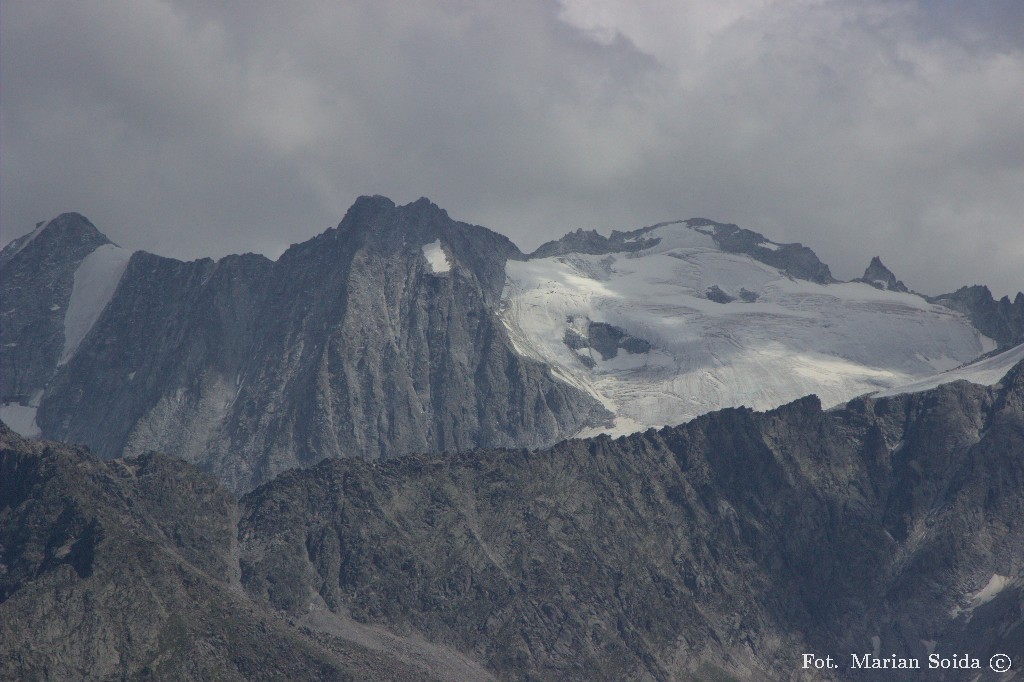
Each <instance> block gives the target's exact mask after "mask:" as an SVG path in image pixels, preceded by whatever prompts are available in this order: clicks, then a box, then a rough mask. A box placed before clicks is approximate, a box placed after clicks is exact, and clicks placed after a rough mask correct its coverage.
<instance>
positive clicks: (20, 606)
mask: <svg viewBox="0 0 1024 682" xmlns="http://www.w3.org/2000/svg"><path fill="white" fill-rule="evenodd" d="M237 518H238V508H237V505H236V502H235V499H234V498H233V497H232V496H231V495H230V494H229V493H228V492H227V491H226V490H225V489H224V488H223V487H221V486H220V485H219V484H218V483H217V482H216V481H215V480H214V479H212V478H211V477H209V476H208V475H206V474H203V473H201V472H199V471H198V470H197V469H196V468H195V467H193V466H191V465H189V464H186V463H185V462H183V461H181V460H179V459H175V458H171V457H166V456H163V455H155V454H147V455H143V456H139V457H129V458H125V459H119V460H116V461H113V462H107V463H104V462H101V461H100V460H99V459H97V458H96V457H95V456H94V455H92V454H90V453H88V452H87V451H85V450H83V449H80V448H74V447H68V446H64V445H60V444H57V443H52V442H38V441H26V440H24V439H21V438H20V437H18V436H17V435H15V434H13V433H12V432H11V431H9V430H8V429H7V428H6V427H4V426H3V425H2V424H0V678H3V679H5V680H70V679H75V680H100V679H104V680H106V679H131V680H140V679H144V680H186V679H192V680H207V679H217V680H251V679H380V680H385V679H392V680H398V679H403V680H404V679H409V680H437V679H485V678H486V677H487V675H486V673H484V672H483V671H482V670H481V669H479V667H477V666H475V665H473V664H472V663H470V662H467V661H465V660H463V659H462V658H460V657H459V656H458V655H457V654H455V653H452V652H446V651H445V650H443V649H441V648H438V647H430V646H429V645H424V644H422V643H420V642H415V641H405V640H403V639H401V638H399V637H396V636H391V637H387V636H382V635H380V634H378V633H375V632H372V631H370V630H367V629H360V628H359V626H358V625H353V626H352V628H350V629H349V633H348V636H347V637H341V636H337V635H331V634H326V633H314V632H310V631H305V630H303V629H301V628H298V627H295V626H294V624H293V623H289V622H288V621H287V620H285V619H283V618H282V617H280V616H279V615H278V614H275V613H273V612H270V611H267V610H265V609H262V608H261V607H260V606H259V605H257V604H254V603H253V602H252V601H251V600H250V599H249V598H248V597H247V596H246V595H245V593H244V591H243V590H242V588H241V584H240V582H239V580H240V572H239V561H238V556H239V554H238V544H237V540H236V522H237Z"/></svg>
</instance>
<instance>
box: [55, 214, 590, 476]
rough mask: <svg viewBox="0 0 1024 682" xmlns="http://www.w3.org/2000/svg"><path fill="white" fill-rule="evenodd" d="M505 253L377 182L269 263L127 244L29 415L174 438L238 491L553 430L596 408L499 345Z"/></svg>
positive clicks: (501, 243) (153, 438)
mask: <svg viewBox="0 0 1024 682" xmlns="http://www.w3.org/2000/svg"><path fill="white" fill-rule="evenodd" d="M435 242H437V243H438V244H439V245H440V247H441V248H442V249H443V252H444V254H445V258H447V259H448V261H449V262H450V263H451V266H450V269H449V270H446V271H442V272H435V271H434V269H433V267H432V266H431V265H430V263H428V261H427V260H426V258H425V255H424V250H423V247H424V246H425V245H428V244H433V243H435ZM510 257H521V254H520V253H519V251H518V249H516V247H515V246H514V245H513V244H512V243H511V242H510V241H508V240H507V239H506V238H504V237H502V236H500V235H497V234H495V233H493V232H490V231H489V230H486V229H484V228H481V227H475V226H471V225H466V224H464V223H457V222H455V221H452V220H451V219H450V218H449V217H448V215H447V213H445V212H444V211H443V210H441V209H439V208H438V207H437V206H435V205H433V204H431V203H430V202H429V201H427V200H426V199H421V200H420V201H418V202H415V203H413V204H409V205H408V206H403V207H396V206H395V205H394V204H393V203H392V202H391V201H389V200H388V199H385V198H383V197H363V198H361V199H360V200H358V201H357V202H356V203H355V204H354V205H353V206H352V208H351V209H350V210H349V212H348V214H347V215H346V217H345V219H344V220H343V221H342V223H341V224H340V225H339V226H338V227H337V228H333V229H330V230H327V231H326V232H325V233H323V234H321V235H320V236H318V237H316V238H314V239H312V240H310V241H308V242H305V243H303V244H298V245H295V246H293V247H291V248H290V249H289V250H288V251H286V252H285V254H284V255H282V256H281V258H280V259H279V260H278V261H276V262H271V261H269V260H267V259H265V258H263V257H261V256H254V255H251V254H250V255H244V256H229V257H227V258H224V259H221V260H220V261H217V262H213V261H211V260H209V259H205V260H200V261H194V262H191V263H183V262H180V261H176V260H173V259H168V258H161V257H158V256H154V255H152V254H146V253H136V254H135V255H134V256H133V257H132V259H131V261H130V262H129V264H128V267H127V269H126V271H125V274H124V276H123V277H122V279H121V282H120V284H119V286H118V289H117V293H116V295H114V297H113V298H112V299H111V301H110V303H109V304H108V305H107V306H106V309H105V310H104V311H103V314H102V316H100V318H99V319H98V320H97V322H96V324H95V326H94V328H93V329H92V331H91V333H90V335H89V336H88V337H87V338H86V339H85V340H84V341H83V342H82V345H81V346H80V347H79V348H78V350H77V352H76V353H75V354H74V356H73V357H72V358H71V359H70V360H69V361H68V363H67V364H66V365H65V366H63V367H61V368H60V370H59V371H58V372H57V373H56V375H55V376H54V377H53V379H52V381H51V382H50V384H49V386H48V388H47V391H46V393H45V394H44V396H43V399H42V404H41V405H40V409H39V414H38V418H37V420H38V423H39V426H40V427H41V429H42V431H43V435H44V436H45V437H50V438H57V439H60V440H66V441H71V442H82V443H85V444H87V445H89V446H90V447H92V448H94V449H95V450H96V451H97V452H99V453H100V454H101V455H103V456H105V457H116V456H120V455H122V454H133V453H141V452H144V451H147V450H151V449H156V450H162V451H168V452H175V453H178V454H180V455H182V456H184V457H186V458H188V459H189V460H191V461H195V462H197V463H199V464H200V465H201V466H203V467H204V468H206V469H208V470H210V471H213V472H214V473H215V474H216V475H217V476H218V477H219V478H220V479H221V480H223V481H225V482H227V484H228V485H229V486H230V487H231V488H232V489H234V490H241V491H244V490H248V489H251V488H252V487H254V486H255V485H258V484H259V483H261V482H263V481H266V480H268V479H269V478H271V477H273V476H274V475H275V474H277V473H278V472H280V471H283V470H284V469H287V468H290V467H294V466H306V465H309V464H312V463H314V462H317V461H319V460H320V459H322V458H324V457H366V458H371V459H375V458H385V457H394V456H398V455H402V454H407V453H412V452H420V451H446V450H461V449H468V448H474V447H485V446H495V447H497V446H524V447H541V446H545V445H550V444H552V443H554V442H556V441H558V440H561V439H563V438H566V437H568V436H570V435H572V434H574V433H576V432H577V431H579V430H580V429H581V428H582V427H584V426H586V425H593V424H597V423H600V422H601V421H603V420H604V419H605V418H606V415H607V413H606V412H605V410H604V408H603V407H601V405H600V404H599V403H598V402H597V401H596V400H595V399H593V398H592V397H590V396H589V395H587V394H584V393H583V392H581V391H579V390H578V389H575V388H573V387H571V386H569V385H567V384H564V383H562V382H560V381H558V380H556V379H555V378H554V377H552V376H551V374H550V372H549V371H548V369H547V368H546V367H545V366H544V365H542V364H541V363H539V362H536V361H534V360H530V359H527V358H524V357H521V356H520V355H518V354H517V353H515V351H514V350H513V348H512V345H511V343H510V341H509V339H508V336H507V332H506V331H505V328H504V326H503V325H502V324H501V322H500V321H499V320H498V318H497V315H496V314H495V309H496V307H497V305H498V302H499V299H500V296H501V289H502V286H503V284H504V263H505V260H506V259H507V258H510Z"/></svg>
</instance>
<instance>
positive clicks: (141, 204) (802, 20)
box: [0, 0, 1024, 295]
mask: <svg viewBox="0 0 1024 682" xmlns="http://www.w3.org/2000/svg"><path fill="white" fill-rule="evenodd" d="M300 7H301V8H302V9H301V10H300V9H299V8H300ZM0 28H2V36H0V70H2V71H0V87H2V90H0V107H2V110H0V241H2V242H4V243H6V242H7V241H9V240H10V239H12V238H14V237H16V236H18V235H20V234H22V233H24V232H27V231H29V230H30V229H31V228H32V227H33V226H34V224H35V223H36V222H37V221H40V220H46V219H49V218H52V217H54V216H55V215H57V214H58V213H60V212H63V211H78V212H80V213H83V214H85V215H86V216H87V217H89V218H90V219H91V220H92V221H93V222H94V223H95V224H96V225H97V227H99V228H100V229H101V230H102V231H103V232H105V233H106V234H107V235H108V236H109V237H110V238H111V239H113V240H114V241H116V242H118V243H120V244H121V245H122V246H125V247H129V248H133V249H146V250H149V251H153V252H156V253H160V254H164V255H169V256H175V257H179V258H198V257H201V256H207V255H209V256H215V257H216V256H222V255H225V254H227V253H232V252H243V251H257V252H262V253H265V254H267V255H270V256H272V257H276V256H277V255H279V254H280V253H281V251H283V249H284V248H286V247H287V246H288V244H290V243H293V242H298V241H303V240H306V239H308V238H310V237H312V236H313V235H315V234H317V233H319V232H321V231H323V230H324V229H325V228H326V227H328V226H331V225H335V224H337V223H338V222H339V221H340V219H341V217H342V216H343V215H344V213H345V210H346V209H347V208H348V206H349V205H350V204H351V203H352V202H353V200H354V199H355V198H356V197H357V196H359V195H360V194H384V195H387V196H389V197H391V198H392V199H394V200H395V201H396V202H398V203H407V202H410V201H414V200H415V199H417V198H418V197H420V196H427V197H429V198H430V199H431V200H433V201H434V202H435V203H437V204H438V205H440V206H441V207H442V208H445V209H446V210H447V211H448V213H449V214H450V215H451V216H452V217H453V218H455V219H458V220H463V221H466V222H473V223H478V224H481V225H485V226H487V227H490V228H492V229H494V230H497V231H499V232H502V233H504V234H507V235H509V236H510V237H511V238H512V239H513V240H514V241H516V242H517V243H518V244H519V246H520V247H521V248H522V249H524V250H532V249H533V248H535V247H536V246H537V245H539V244H540V243H541V242H543V241H546V240H547V239H552V238H556V237H557V236H560V235H561V234H563V233H564V232H566V231H569V230H573V229H576V228H578V227H582V228H586V229H591V228H595V229H597V230H599V231H601V232H605V233H607V232H608V231H610V230H611V229H626V228H633V227H639V226H642V225H646V224H651V223H654V222H658V221H662V220H669V219H676V218H689V217H698V216H699V217H707V218H712V219H714V220H719V221H722V222H732V223H737V224H739V225H740V226H742V227H747V228H750V229H754V230H757V231H759V232H762V233H764V234H765V235H767V236H769V237H770V238H772V239H774V240H775V241H783V242H789V241H800V242H803V243H804V244H807V245H809V246H811V247H812V248H813V249H814V250H815V251H816V252H817V253H818V255H819V256H820V257H821V258H822V260H824V261H825V262H827V263H829V264H830V265H831V266H832V269H833V273H834V274H836V275H837V276H840V277H843V278H849V277H854V276H859V275H860V274H861V273H862V272H863V269H864V267H866V265H867V263H868V260H869V259H870V257H871V256H872V255H876V254H877V255H881V256H882V259H883V261H885V263H886V264H887V265H889V267H890V268H891V269H893V270H894V271H895V272H896V274H897V276H899V277H900V278H901V279H903V280H904V281H905V282H906V283H907V284H908V285H909V286H910V287H911V288H914V289H917V290H920V291H924V292H928V293H940V292H943V291H949V290H952V289H954V288H956V287H957V286H959V285H961V284H967V283H981V284H988V285H989V286H990V287H991V288H992V289H993V292H994V293H996V294H997V295H1002V294H1006V293H1011V292H1016V291H1017V290H1019V289H1024V2H1020V1H1019V0H992V1H988V0H978V1H972V2H964V1H961V0H921V1H919V2H914V1H907V2H897V1H885V2H873V1H871V0H857V1H856V2H854V1H852V0H844V1H841V2H836V1H829V0H786V1H776V0H707V1H704V0H700V1H695V2H680V1H678V0H677V1H669V0H661V1H658V0H652V1H648V2H643V3H638V2H635V1H634V0H564V1H563V2H555V1H550V2H544V1H537V2H531V1H529V0H517V1H516V2H479V3H476V2H457V1H452V2H404V1H403V2H398V1H396V2H382V1H381V0H368V1H366V2H356V1H345V2H334V1H330V2H327V1H325V2H306V3H298V2H261V3H258V2H248V1H246V2H220V3H217V2H210V1H209V0H196V1H194V2H190V1H188V0H180V1H173V2H154V1H152V0H122V1H117V0H111V1H109V2H86V1H83V2H67V1H60V2H48V1H46V0H32V1H31V2H4V3H3V4H2V10H0Z"/></svg>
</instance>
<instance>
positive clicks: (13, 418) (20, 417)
mask: <svg viewBox="0 0 1024 682" xmlns="http://www.w3.org/2000/svg"><path fill="white" fill-rule="evenodd" d="M0 420H2V421H3V422H4V423H5V424H7V426H9V427H11V430H12V431H14V432H15V433H17V434H20V435H22V436H24V437H25V438H35V437H36V436H38V435H39V426H38V425H37V424H36V408H35V407H28V406H25V405H19V404H18V403H4V404H3V405H0Z"/></svg>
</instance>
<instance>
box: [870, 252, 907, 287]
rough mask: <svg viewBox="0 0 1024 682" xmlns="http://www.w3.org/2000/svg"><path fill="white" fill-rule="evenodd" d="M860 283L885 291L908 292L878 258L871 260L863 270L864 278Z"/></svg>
mask: <svg viewBox="0 0 1024 682" xmlns="http://www.w3.org/2000/svg"><path fill="white" fill-rule="evenodd" d="M861 281H863V282H866V283H867V284H870V285H871V286H873V287H877V288H879V289H885V290H886V291H903V292H906V291H908V289H907V287H906V285H905V284H903V282H901V281H900V280H898V279H896V275H894V274H893V272H892V270H890V269H889V268H887V267H885V265H884V264H883V263H882V259H881V258H879V257H878V256H875V257H874V258H872V259H871V263H870V264H869V265H868V267H867V269H866V270H864V276H863V277H861Z"/></svg>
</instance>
